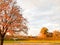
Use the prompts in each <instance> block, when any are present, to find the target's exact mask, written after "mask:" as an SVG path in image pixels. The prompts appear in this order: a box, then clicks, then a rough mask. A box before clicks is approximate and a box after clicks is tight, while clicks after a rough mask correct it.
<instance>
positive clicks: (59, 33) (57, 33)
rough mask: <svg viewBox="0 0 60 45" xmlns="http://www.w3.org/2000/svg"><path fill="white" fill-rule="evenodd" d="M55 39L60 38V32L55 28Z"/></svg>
mask: <svg viewBox="0 0 60 45" xmlns="http://www.w3.org/2000/svg"><path fill="white" fill-rule="evenodd" d="M53 39H60V32H59V31H57V30H55V31H53Z"/></svg>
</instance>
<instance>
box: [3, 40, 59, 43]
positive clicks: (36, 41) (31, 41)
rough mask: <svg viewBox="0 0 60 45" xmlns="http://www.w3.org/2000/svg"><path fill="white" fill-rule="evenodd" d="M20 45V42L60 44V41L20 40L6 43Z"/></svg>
mask: <svg viewBox="0 0 60 45" xmlns="http://www.w3.org/2000/svg"><path fill="white" fill-rule="evenodd" d="M15 42H16V43H18V42H25V43H60V40H18V41H12V40H10V41H8V40H7V41H4V43H15Z"/></svg>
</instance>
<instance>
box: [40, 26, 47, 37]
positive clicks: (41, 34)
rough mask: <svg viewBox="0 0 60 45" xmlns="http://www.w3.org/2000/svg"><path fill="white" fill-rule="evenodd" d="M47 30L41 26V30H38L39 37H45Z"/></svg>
mask: <svg viewBox="0 0 60 45" xmlns="http://www.w3.org/2000/svg"><path fill="white" fill-rule="evenodd" d="M47 31H48V28H46V27H43V28H42V29H41V31H40V37H41V38H45V37H46V35H47V33H48V32H47Z"/></svg>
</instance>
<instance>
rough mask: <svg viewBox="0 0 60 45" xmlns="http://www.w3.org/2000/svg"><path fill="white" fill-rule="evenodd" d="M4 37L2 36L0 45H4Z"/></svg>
mask: <svg viewBox="0 0 60 45" xmlns="http://www.w3.org/2000/svg"><path fill="white" fill-rule="evenodd" d="M3 41H4V37H2V36H0V45H3Z"/></svg>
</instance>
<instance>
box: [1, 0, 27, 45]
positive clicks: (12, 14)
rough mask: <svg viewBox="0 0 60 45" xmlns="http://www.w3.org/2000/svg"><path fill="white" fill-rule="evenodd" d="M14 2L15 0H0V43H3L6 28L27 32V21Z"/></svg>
mask: <svg viewBox="0 0 60 45" xmlns="http://www.w3.org/2000/svg"><path fill="white" fill-rule="evenodd" d="M15 4H16V1H15V0H0V45H3V41H4V37H5V34H6V32H7V30H13V31H14V32H21V31H23V32H24V33H26V34H27V30H28V28H27V25H26V23H27V21H26V19H25V18H24V17H23V16H22V14H20V10H19V7H18V6H16V5H15Z"/></svg>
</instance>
